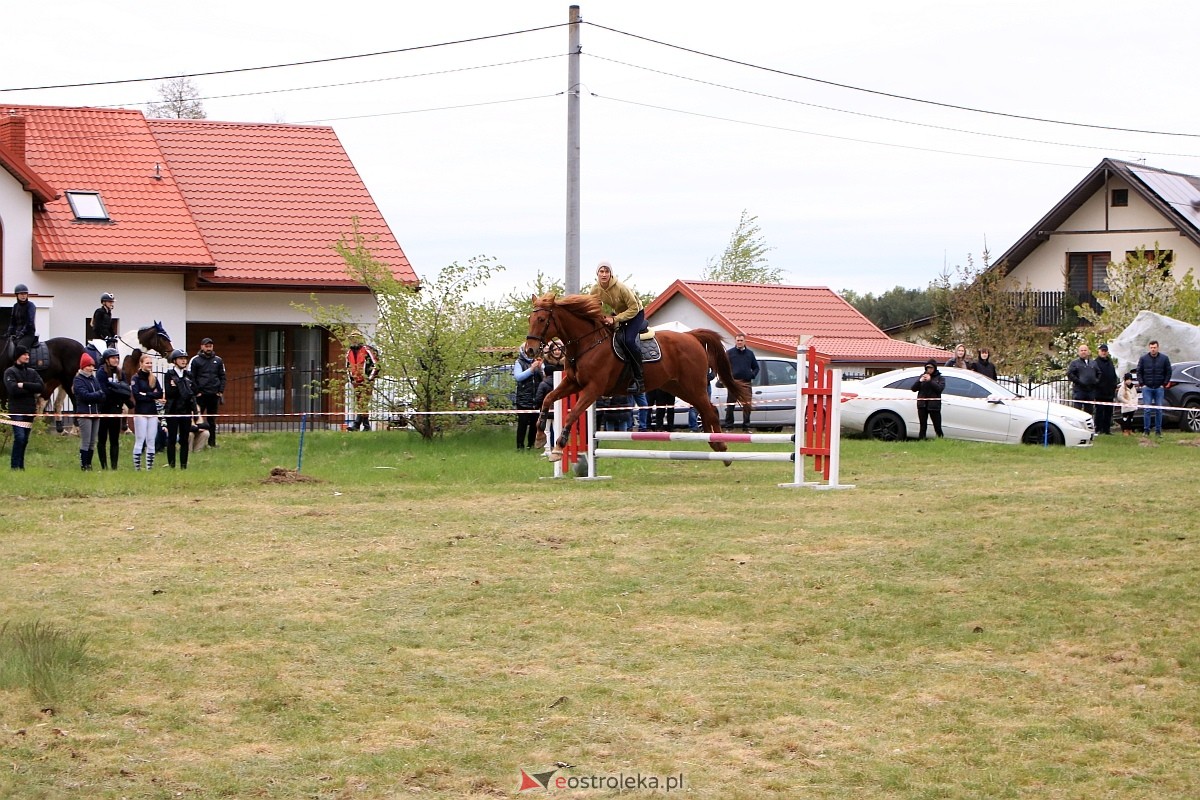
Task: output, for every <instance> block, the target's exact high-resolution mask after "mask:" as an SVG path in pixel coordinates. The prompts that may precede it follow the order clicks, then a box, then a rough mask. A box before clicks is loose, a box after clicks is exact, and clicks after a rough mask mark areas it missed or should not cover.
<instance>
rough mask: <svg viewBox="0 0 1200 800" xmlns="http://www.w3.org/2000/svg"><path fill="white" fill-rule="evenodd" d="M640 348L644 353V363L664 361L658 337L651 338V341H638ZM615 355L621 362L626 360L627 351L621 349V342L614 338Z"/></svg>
mask: <svg viewBox="0 0 1200 800" xmlns="http://www.w3.org/2000/svg"><path fill="white" fill-rule="evenodd" d="M638 348H639V349H640V350H641V351H642V363H643V364H649V363H651V362H654V361H661V360H662V348H660V347H659V346H658V337H657V336H651V337H650V338H649V339H641V338H639V339H638ZM612 349H613V353H614V354H615V355H616V357H617V358H619V359H620V360H621V361H624V360H625V349H624V348H623V347H621V342H620V341H618V339H617V337H616V336H614V337H613V339H612Z"/></svg>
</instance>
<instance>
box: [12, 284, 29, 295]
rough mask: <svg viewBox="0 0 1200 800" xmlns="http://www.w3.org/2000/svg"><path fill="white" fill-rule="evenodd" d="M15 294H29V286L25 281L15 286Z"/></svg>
mask: <svg viewBox="0 0 1200 800" xmlns="http://www.w3.org/2000/svg"><path fill="white" fill-rule="evenodd" d="M13 294H29V287H28V286H26V285H25V284H23V283H18V284H17V285H16V286H14V287H13Z"/></svg>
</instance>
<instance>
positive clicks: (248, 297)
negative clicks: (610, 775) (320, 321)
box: [187, 289, 378, 327]
mask: <svg viewBox="0 0 1200 800" xmlns="http://www.w3.org/2000/svg"><path fill="white" fill-rule="evenodd" d="M316 297H317V302H318V303H320V304H321V305H324V306H345V307H346V309H347V310H348V311H349V313H350V316H351V317H352V318H354V319H357V320H361V321H362V323H363V325H364V326H366V327H374V325H375V321H376V319H377V318H378V309H377V306H376V305H375V297H374V296H373V295H371V294H369V293H365V292H364V293H358V294H348V293H324V294H322V293H319V292H318V293H317V294H316ZM293 303H300V304H301V305H305V306H312V305H314V303H313V300H312V297H311V293H310V292H256V291H254V290H252V289H248V290H239V291H215V290H214V291H196V292H188V295H187V318H188V319H190V320H192V321H193V322H253V323H278V324H281V325H304V324H305V323H309V322H312V317H311V316H310V315H309V314H307V313H305V312H304V311H301V310H300V309H297V308H295V307H293V305H292V304H293Z"/></svg>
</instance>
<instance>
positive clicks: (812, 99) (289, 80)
mask: <svg viewBox="0 0 1200 800" xmlns="http://www.w3.org/2000/svg"><path fill="white" fill-rule="evenodd" d="M579 5H580V7H581V12H582V15H583V19H584V20H585V23H587V24H585V25H584V26H583V29H582V44H583V53H584V56H583V59H582V65H581V70H582V82H583V84H584V95H583V100H582V219H583V224H582V266H581V273H582V278H583V283H584V285H587V284H588V283H590V281H591V276H592V275H593V274H594V268H595V264H596V262H598V261H600V260H601V259H606V260H609V261H611V262H612V263H613V265H614V268H615V270H616V272H617V274H618V275H620V276H622V277H629V278H631V280H632V283H633V285H634V286H635V288H637V289H638V290H640V291H644V292H646V291H655V292H656V291H660V290H662V289H664V288H666V286H667V285H668V284H670V282H671V281H673V280H674V279H676V278H699V277H700V276H701V273H702V271H703V270H704V268H705V265H706V263H707V262H708V261H709V260H710V259H712V258H715V257H716V256H718V255H719V254H720V253H721V251H722V250H723V249H724V247H725V244H726V242H727V241H728V239H729V235H730V233H731V232H732V230H733V228H734V226H735V224H736V223H737V220H738V216H739V214H740V213H741V211H742V210H743V209H746V210H748V211H749V212H750V213H751V214H754V215H757V216H758V218H759V224H760V226H761V228H762V233H763V235H764V237H765V239H766V242H767V244H769V245H770V246H771V247H773V248H774V249H773V250H772V251H771V252H770V254H769V261H770V266H772V267H777V268H780V269H783V270H785V273H786V278H787V282H788V283H793V284H799V285H814V286H829V287H831V288H833V289H846V288H848V289H854V290H856V291H859V292H875V293H879V292H883V291H886V290H887V289H889V288H891V287H893V286H896V285H901V286H905V287H912V288H916V287H924V286H926V285H927V284H928V283H929V282H930V281H931V280H933V279H934V278H936V277H937V275H938V273H939V272H940V271H941V270H942V269H943V266H944V265H949V266H950V267H953V266H955V265H958V264H963V263H965V261H966V258H967V255H968V254H974V255H975V257H976V258H978V257H979V256H980V254H981V253H982V251H983V249H984V247H985V243H986V246H987V248H988V249H989V250H990V251H991V253H992V255H993V257H994V256H998V255H999V254H1000V253H1002V252H1003V251H1004V250H1006V249H1007V248H1008V247H1009V246H1010V245H1011V244H1012V243H1013V241H1014V240H1015V239H1016V238H1017V237H1019V236H1020V235H1021V234H1023V233H1024V232H1025V231H1027V230H1028V229H1029V228H1031V227H1032V226H1033V225H1034V224H1035V223H1036V222H1037V220H1038V219H1039V218H1040V217H1041V216H1042V215H1043V214H1045V213H1046V211H1048V210H1049V209H1050V207H1051V206H1052V205H1053V204H1054V203H1055V202H1057V201H1058V200H1059V199H1060V198H1061V197H1062V196H1063V195H1064V194H1066V192H1067V191H1068V190H1069V189H1070V188H1071V187H1073V186H1074V185H1075V184H1076V183H1078V182H1079V181H1080V180H1081V179H1082V178H1083V177H1084V175H1085V174H1086V173H1087V172H1088V170H1090V169H1091V168H1092V167H1094V166H1095V165H1096V164H1097V163H1098V162H1099V161H1100V159H1101V158H1104V157H1106V156H1111V157H1114V158H1120V159H1125V160H1131V161H1133V160H1141V159H1144V160H1145V163H1147V164H1149V165H1152V166H1157V167H1162V168H1166V169H1172V170H1176V171H1179V172H1185V173H1189V174H1200V103H1197V102H1196V95H1197V91H1196V83H1197V77H1198V76H1200V56H1198V55H1197V52H1196V47H1195V35H1196V32H1197V30H1200V25H1198V23H1200V3H1196V2H1186V1H1185V0H1176V1H1175V2H1159V1H1158V0H1149V1H1148V2H1146V1H1143V2H1139V3H1136V4H1135V3H1128V2H1114V1H1113V0H1090V1H1089V2H1083V1H1082V0H1050V1H1048V0H1036V2H1035V1H1033V0H1028V1H1027V0H996V1H995V2H990V3H976V2H962V1H961V0H946V1H945V2H935V1H934V0H922V1H921V2H904V1H903V0H901V1H899V2H897V1H895V0H893V1H891V2H882V1H880V0H860V2H857V3H807V2H796V0H790V1H788V2H756V1H755V0H746V1H745V2H740V3H735V2H710V1H709V0H693V2H689V3H658V2H649V0H602V1H601V0H592V2H581V3H580V4H579ZM569 6H570V3H568V2H559V1H557V0H555V2H550V0H512V2H499V1H498V0H465V1H464V2H445V3H430V2H422V3H413V2H406V1H405V0H389V2H363V1H361V0H360V2H356V3H345V4H328V3H320V4H317V3H310V4H307V5H306V4H300V3H296V2H294V0H292V2H287V3H283V2H276V1H275V0H255V2H228V1H227V0H208V2H206V3H203V4H194V6H193V7H192V9H193V10H190V11H187V12H183V11H177V10H175V9H176V8H180V7H179V6H176V5H175V4H163V5H151V4H147V3H144V2H140V1H139V2H135V1H134V0H110V2H107V3H105V4H103V5H101V6H95V5H92V4H84V3H81V2H67V3H51V4H49V5H43V4H40V3H30V2H22V3H19V4H15V5H13V6H12V7H10V8H6V9H5V15H4V16H5V19H4V27H5V29H6V30H5V37H4V38H5V44H4V46H3V47H0V89H12V88H20V87H44V86H50V85H56V84H70V83H83V82H93V81H95V82H99V81H114V80H119V79H126V78H154V77H158V76H164V75H175V74H181V73H201V72H211V71H217V70H231V69H238V68H245V67H258V66H265V65H275V64H288V63H294V62H300V61H308V60H314V59H324V58H332V57H339V56H354V55H359V54H367V53H379V52H382V51H395V50H400V49H404V48H417V47H422V46H427V45H437V44H440V43H445V42H451V41H455V40H462V39H469V38H474V37H485V36H492V35H496V34H506V33H511V32H517V31H523V30H527V29H533V28H541V27H545V26H557V27H551V28H550V29H548V30H542V31H538V32H531V33H523V34H519V35H512V36H501V37H498V38H493V39H489V40H486V41H478V42H472V43H464V44H457V45H452V46H444V47H426V48H424V49H419V50H412V51H409V52H403V53H393V54H388V55H376V56H372V57H368V58H349V59H345V60H341V61H337V62H334V63H325V64H315V65H310V66H293V67H288V68H280V69H270V70H259V71H253V72H240V73H233V74H228V75H215V76H204V77H196V78H195V79H194V81H195V83H196V84H197V86H198V87H199V88H200V90H201V94H202V96H203V97H204V98H205V99H204V105H205V108H206V110H207V112H208V117H209V118H210V119H214V120H230V121H246V122H291V123H316V124H324V125H331V126H332V127H333V128H334V129H335V130H336V132H337V134H338V136H339V138H340V139H341V141H342V143H343V145H344V146H345V147H346V150H347V151H348V152H349V154H350V157H351V158H352V159H353V161H354V163H355V165H356V166H357V168H358V171H359V173H360V174H361V175H362V178H363V180H364V181H365V182H366V184H367V187H368V188H369V189H370V191H371V193H372V195H373V196H374V198H375V200H376V202H377V203H378V204H379V206H380V208H381V209H382V211H383V214H384V217H385V218H386V219H387V220H388V222H389V224H390V225H391V227H392V230H393V232H394V233H395V235H396V237H397V239H398V240H399V241H400V244H401V246H402V247H403V248H404V250H405V252H406V253H407V254H408V256H409V259H410V260H411V261H412V263H413V266H414V267H415V269H416V270H417V273H418V275H421V276H433V275H434V274H436V272H437V271H438V270H439V269H440V268H441V267H442V266H444V265H446V264H448V263H450V262H452V261H460V262H462V261H465V260H466V259H469V258H470V257H471V256H474V255H477V254H484V255H489V256H494V257H495V258H496V259H498V260H499V261H500V262H501V263H502V264H504V265H505V266H506V271H505V272H503V273H501V274H500V275H499V276H498V278H497V279H496V280H494V281H493V283H492V284H491V286H490V287H489V289H488V293H489V294H490V295H491V296H495V297H499V296H500V295H503V294H505V293H506V292H508V291H509V290H511V289H524V288H527V286H528V285H529V283H530V282H531V281H532V280H533V278H534V276H535V275H536V274H537V273H538V272H539V271H541V272H543V273H546V274H547V275H550V276H554V277H561V276H562V275H563V271H564V258H565V255H564V254H565V219H566V103H567V101H566V97H565V95H564V90H565V89H566V84H567V58H566V52H567V48H568V32H567V28H566V27H565V23H566V21H567V19H568V9H569ZM600 26H603V27H600ZM605 28H609V29H614V30H606V29H605ZM636 37H643V38H636ZM646 39H653V40H657V42H659V43H653V42H649V41H645V40H646ZM682 48H687V49H688V50H692V51H697V52H686V51H685V50H684V49H682ZM733 61H737V62H745V64H746V65H752V66H746V65H741V64H735V63H731V62H733ZM512 62H520V63H512ZM756 67H757V68H756ZM432 73H436V74H432ZM781 73H793V74H794V75H797V76H805V77H807V78H815V79H818V80H816V81H814V80H806V79H804V78H801V77H792V76H788V75H784V74H781ZM818 81H826V82H832V83H838V84H845V85H847V86H852V87H857V88H858V89H863V90H870V91H856V90H855V89H850V88H839V87H836V86H831V85H829V84H828V83H820V82H818ZM330 84H339V85H337V86H330ZM156 86H157V83H155V82H147V83H127V84H121V85H109V86H90V87H79V88H63V89H38V90H30V91H4V92H0V104H2V103H32V104H46V105H94V106H102V105H118V106H123V107H130V108H143V109H144V107H145V103H146V102H148V101H151V100H154V99H155V96H156V95H155V89H156ZM317 87H326V88H317ZM884 94H891V95H903V96H905V97H909V98H916V99H920V100H928V101H935V102H936V103H942V104H948V105H955V106H964V107H970V108H974V109H980V110H983V111H991V112H998V113H994V114H987V113H978V112H975V111H965V110H956V109H951V108H946V107H942V106H938V105H934V104H930V103H921V102H914V101H913V100H903V99H898V98H895V97H886V96H884ZM231 95H243V96H239V97H235V96H231ZM1001 114H1008V115H1020V116H1027V117H1037V118H1042V119H1048V120H1049V119H1052V120H1061V121H1064V122H1071V123H1079V124H1075V125H1061V124H1051V123H1048V122H1033V121H1026V120H1020V119H1014V118H1011V117H1006V116H1002V115H1001ZM1089 126H1108V127H1114V128H1137V129H1144V130H1152V131H1162V132H1168V133H1174V134H1186V135H1152V134H1147V133H1129V132H1122V131H1114V130H1102V129H1099V128H1097V127H1089ZM947 128H953V129H956V130H955V131H951V130H946V129H947Z"/></svg>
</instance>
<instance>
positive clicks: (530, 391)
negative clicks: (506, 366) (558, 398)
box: [512, 346, 545, 450]
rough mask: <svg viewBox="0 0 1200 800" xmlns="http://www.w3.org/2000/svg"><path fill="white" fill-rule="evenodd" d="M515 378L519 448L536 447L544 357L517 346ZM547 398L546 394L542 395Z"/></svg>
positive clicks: (530, 448) (543, 375)
mask: <svg viewBox="0 0 1200 800" xmlns="http://www.w3.org/2000/svg"><path fill="white" fill-rule="evenodd" d="M512 372H513V380H514V381H516V382H517V391H516V395H515V396H514V398H513V400H514V402H513V405H514V406H515V407H516V409H517V449H518V450H526V449H529V450H532V449H534V439H536V437H537V418H538V412H537V409H538V408H539V406H538V401H537V395H538V386H539V384H541V382H542V379H543V378H544V377H545V373H544V372H543V370H542V359H541V357H540V356H539V357H538V358H530V356H529V354H528V353H526V352H525V348H524V347H523V346H522V347H518V348H517V360H516V362H515V363H514V364H513V371H512ZM542 397H543V398H545V395H542Z"/></svg>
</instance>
